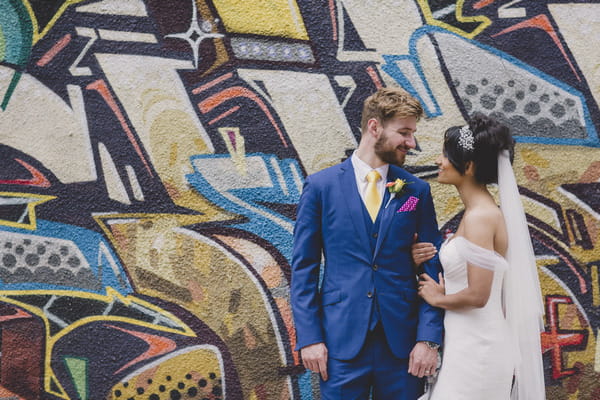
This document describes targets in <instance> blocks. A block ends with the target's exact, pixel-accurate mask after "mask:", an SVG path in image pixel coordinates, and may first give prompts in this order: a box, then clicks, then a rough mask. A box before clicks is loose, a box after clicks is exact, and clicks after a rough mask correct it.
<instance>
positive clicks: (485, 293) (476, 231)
mask: <svg viewBox="0 0 600 400" xmlns="http://www.w3.org/2000/svg"><path fill="white" fill-rule="evenodd" d="M463 218H464V220H463V228H464V233H463V235H464V237H465V239H467V240H468V241H469V242H471V243H473V244H475V245H477V246H479V247H480V248H483V249H487V250H489V251H492V250H493V248H494V232H495V230H496V224H497V219H496V217H495V216H494V215H490V214H488V213H483V212H471V213H469V214H468V215H465V216H464V217H463ZM454 240H456V239H454ZM467 259H469V258H468V257H467ZM422 277H423V279H424V280H423V281H421V283H420V286H419V294H420V295H421V297H423V298H424V299H425V300H426V301H427V302H428V303H429V304H431V305H432V306H434V307H440V308H443V309H446V310H457V309H464V308H481V307H484V306H485V305H486V304H487V301H488V299H489V297H490V291H491V288H492V281H493V279H494V272H493V270H490V269H488V268H486V267H485V266H481V265H475V264H473V263H471V262H467V280H468V285H467V287H466V288H464V289H463V290H461V291H459V292H457V293H453V294H448V295H447V294H445V287H444V282H443V281H441V282H440V284H437V283H436V282H435V281H434V280H433V279H432V278H431V277H429V276H422Z"/></svg>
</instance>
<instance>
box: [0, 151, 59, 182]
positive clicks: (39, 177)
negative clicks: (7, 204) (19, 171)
mask: <svg viewBox="0 0 600 400" xmlns="http://www.w3.org/2000/svg"><path fill="white" fill-rule="evenodd" d="M15 161H16V162H18V163H19V164H21V165H22V166H23V167H24V168H25V169H26V170H27V171H29V173H30V174H31V179H7V180H0V184H6V185H27V186H38V187H43V188H47V187H50V186H51V185H50V181H49V180H48V179H47V178H46V177H45V176H44V174H42V173H41V172H40V170H38V169H37V168H35V167H34V166H33V165H31V164H29V163H26V162H25V161H23V160H21V159H19V158H15Z"/></svg>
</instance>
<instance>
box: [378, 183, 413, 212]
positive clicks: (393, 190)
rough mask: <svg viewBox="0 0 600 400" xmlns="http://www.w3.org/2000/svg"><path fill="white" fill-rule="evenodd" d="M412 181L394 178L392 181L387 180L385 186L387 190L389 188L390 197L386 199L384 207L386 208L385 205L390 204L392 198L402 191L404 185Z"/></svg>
mask: <svg viewBox="0 0 600 400" xmlns="http://www.w3.org/2000/svg"><path fill="white" fill-rule="evenodd" d="M411 183H412V182H406V181H405V180H404V179H396V180H395V181H393V182H388V183H386V184H385V187H386V188H387V190H389V192H390V199H389V200H388V202H387V204H386V205H385V207H384V208H387V206H389V205H390V203H391V202H392V200H393V199H394V198H395V197H396V196H397V195H398V194H400V193H402V191H403V190H404V187H405V186H406V185H409V184H411Z"/></svg>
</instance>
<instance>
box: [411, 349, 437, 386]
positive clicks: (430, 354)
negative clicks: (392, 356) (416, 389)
mask: <svg viewBox="0 0 600 400" xmlns="http://www.w3.org/2000/svg"><path fill="white" fill-rule="evenodd" d="M437 357H438V352H437V350H435V349H432V348H430V347H429V346H427V345H426V344H425V343H423V342H417V344H415V347H413V349H412V351H411V352H410V357H409V359H408V373H409V374H412V375H414V376H418V377H419V378H422V377H424V376H429V375H431V374H433V373H434V372H435V368H436V367H437V361H438V359H437Z"/></svg>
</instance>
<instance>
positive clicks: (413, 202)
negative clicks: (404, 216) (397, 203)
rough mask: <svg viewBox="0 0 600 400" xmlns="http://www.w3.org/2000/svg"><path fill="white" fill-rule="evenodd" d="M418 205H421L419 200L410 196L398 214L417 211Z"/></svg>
mask: <svg viewBox="0 0 600 400" xmlns="http://www.w3.org/2000/svg"><path fill="white" fill-rule="evenodd" d="M417 204H419V199H418V198H417V197H415V196H410V197H409V198H408V200H406V202H405V203H404V204H402V206H401V207H400V208H399V209H398V211H396V212H407V211H415V210H416V209H417Z"/></svg>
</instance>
